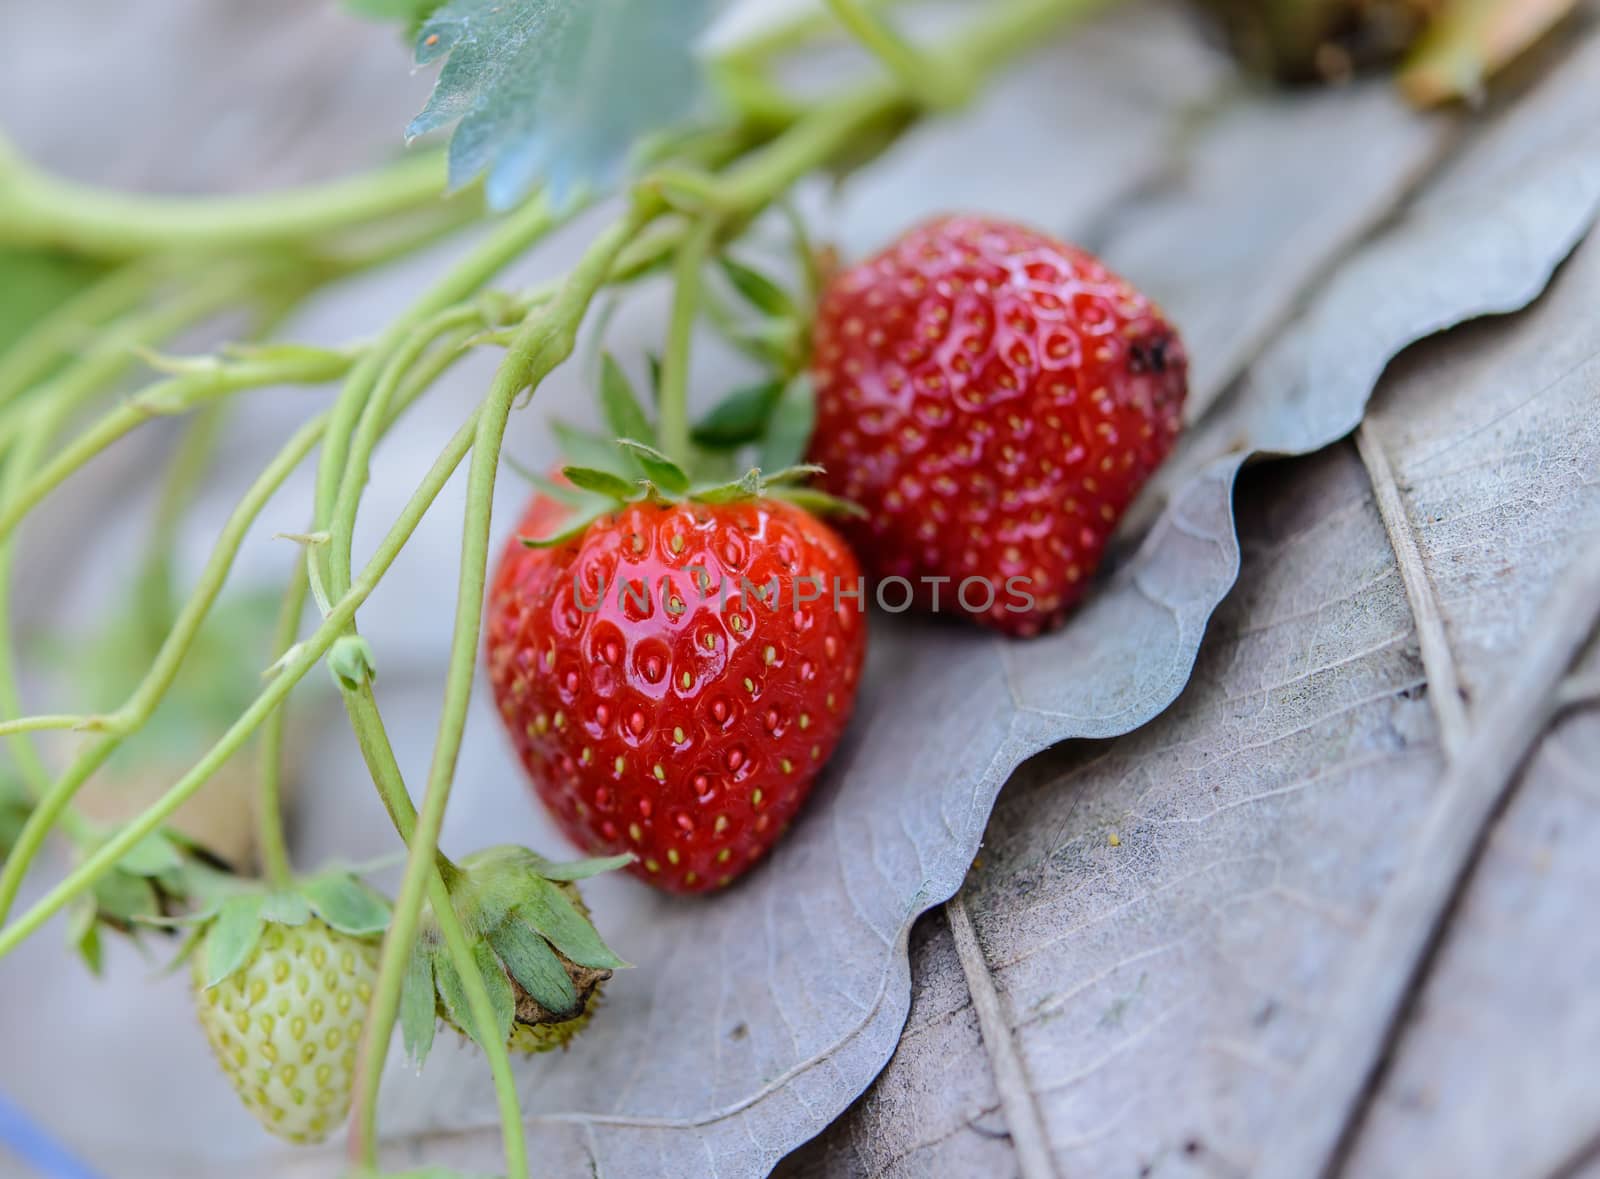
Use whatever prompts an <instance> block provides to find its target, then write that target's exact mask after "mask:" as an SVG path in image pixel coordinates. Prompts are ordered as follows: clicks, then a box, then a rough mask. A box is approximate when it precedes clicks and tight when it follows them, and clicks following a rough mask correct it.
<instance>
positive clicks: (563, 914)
mask: <svg viewBox="0 0 1600 1179" xmlns="http://www.w3.org/2000/svg"><path fill="white" fill-rule="evenodd" d="M515 912H517V913H519V914H521V916H522V918H523V919H524V920H525V921H527V923H528V924H529V925H531V926H533V928H534V929H535V930H536V931H538V932H539V933H541V934H543V935H544V937H545V939H546V940H547V941H548V942H549V943H550V944H551V945H553V946H554V947H555V948H556V949H558V950H560V951H561V952H562V953H563V954H565V955H566V956H567V957H568V958H570V959H572V961H574V962H576V963H577V964H578V965H579V966H591V967H593V968H594V969H596V970H620V969H622V968H623V967H625V966H627V965H628V964H627V963H626V962H624V961H623V960H622V959H621V958H618V957H617V956H616V955H615V954H613V953H612V952H611V948H610V947H609V946H607V945H606V944H605V942H603V941H601V940H600V934H599V933H598V932H597V931H596V930H595V927H594V923H593V922H592V921H590V920H589V919H588V918H587V917H585V916H584V915H583V914H582V913H580V912H578V909H577V906H576V905H574V904H573V903H572V900H571V898H569V897H568V896H567V894H566V893H565V892H563V891H562V890H561V887H560V886H559V885H557V884H555V883H554V882H553V881H549V880H538V881H536V882H535V887H534V889H533V895H532V896H530V897H528V898H527V899H525V900H524V901H523V902H522V903H521V904H520V905H518V906H517V908H516V910H515Z"/></svg>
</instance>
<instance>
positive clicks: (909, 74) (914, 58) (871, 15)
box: [827, 0, 977, 110]
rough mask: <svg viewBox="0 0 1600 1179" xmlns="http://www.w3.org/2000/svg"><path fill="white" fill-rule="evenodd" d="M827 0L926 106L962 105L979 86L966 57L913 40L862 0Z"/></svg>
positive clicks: (947, 107) (849, 27)
mask: <svg viewBox="0 0 1600 1179" xmlns="http://www.w3.org/2000/svg"><path fill="white" fill-rule="evenodd" d="M827 4H828V8H829V10H830V11H831V12H832V13H833V15H834V17H835V18H836V19H837V20H838V21H839V23H840V24H841V25H843V26H844V27H845V28H846V29H847V30H849V32H850V35H851V36H852V37H854V38H855V39H856V40H857V41H858V42H860V44H861V46H862V47H863V48H864V49H866V50H867V52H869V53H871V54H872V55H873V56H874V57H876V58H877V59H878V60H879V61H880V62H882V63H883V65H884V67H885V68H887V69H888V71H889V73H890V74H891V75H893V76H894V78H895V79H896V80H897V81H898V82H899V83H900V85H901V86H902V87H903V88H904V89H905V91H906V92H907V93H908V94H912V95H915V96H917V98H918V100H919V101H920V102H921V103H922V104H923V105H924V106H926V107H929V108H930V109H932V110H948V109H950V108H952V107H957V106H961V105H963V104H964V103H965V102H966V101H967V100H968V99H969V98H970V97H971V95H972V92H973V90H974V89H976V85H977V78H976V77H975V76H974V74H973V72H972V71H971V70H969V69H968V68H967V67H966V65H965V63H964V62H963V61H961V60H960V59H957V58H955V57H953V56H939V55H935V54H931V53H928V52H926V51H925V50H922V49H920V48H918V47H917V46H915V45H913V44H911V43H910V42H909V41H907V40H906V39H905V38H904V37H902V36H901V35H900V34H899V32H897V31H896V30H895V29H894V28H893V27H892V26H891V25H890V24H889V22H888V21H886V20H884V18H883V17H882V16H881V15H880V14H878V13H877V12H875V11H873V10H872V9H870V8H868V7H867V6H866V5H865V4H863V3H862V2H861V0H827Z"/></svg>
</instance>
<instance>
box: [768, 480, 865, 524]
mask: <svg viewBox="0 0 1600 1179" xmlns="http://www.w3.org/2000/svg"><path fill="white" fill-rule="evenodd" d="M774 495H775V497H776V498H778V499H781V500H783V501H785V502H786V503H791V504H794V506H795V507H797V508H804V509H805V510H806V511H808V512H810V513H811V514H812V515H813V516H854V517H856V518H857V519H860V518H862V517H864V516H866V514H867V510H866V509H865V508H863V507H862V506H861V505H860V504H858V503H856V502H855V501H854V500H848V499H841V498H839V497H838V496H837V495H829V494H828V493H827V492H826V491H818V490H817V489H816V488H815V487H783V488H779V489H778V490H777V491H776V492H775V493H774Z"/></svg>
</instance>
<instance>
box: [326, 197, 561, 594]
mask: <svg viewBox="0 0 1600 1179" xmlns="http://www.w3.org/2000/svg"><path fill="white" fill-rule="evenodd" d="M557 223H558V219H557V217H556V216H555V215H554V214H553V213H551V211H550V206H549V204H548V203H547V202H546V201H545V200H544V199H543V198H542V197H534V198H533V199H532V200H530V201H528V202H527V203H526V204H525V205H523V206H522V207H521V208H520V209H518V210H517V211H516V212H515V213H513V214H512V215H511V216H509V217H507V218H506V219H505V220H504V221H503V222H501V223H500V224H499V225H498V226H497V227H496V228H495V230H494V231H493V232H492V233H491V234H490V235H489V236H488V237H487V238H486V239H484V241H483V242H482V243H481V244H480V245H478V246H477V247H476V248H475V249H474V250H473V251H472V252H471V253H470V254H468V255H467V257H466V258H464V259H463V260H462V261H461V262H459V263H457V264H456V265H455V266H453V267H452V268H451V269H450V272H449V273H448V274H446V275H445V277H444V278H443V279H441V280H440V281H439V282H437V283H435V284H434V285H433V286H432V287H430V288H429V289H428V291H427V293H426V294H424V295H423V296H422V297H421V298H420V299H418V300H417V301H416V302H415V303H413V304H412V305H411V306H410V307H408V308H407V309H406V310H405V312H403V313H402V314H401V316H400V317H399V319H397V320H396V321H395V322H394V323H392V324H390V325H389V327H388V328H386V329H385V330H384V332H383V335H382V336H381V337H380V338H379V339H378V340H377V342H375V343H374V344H373V346H372V347H371V348H369V349H368V350H367V351H366V353H365V354H364V355H363V356H362V358H361V362H360V363H359V364H357V365H356V367H355V369H354V370H353V371H351V373H350V375H349V376H348V377H347V378H346V380H345V384H344V388H343V389H341V390H340V392H339V399H338V401H336V402H335V403H334V408H333V420H332V422H331V423H330V425H329V429H328V440H327V443H326V444H325V445H324V447H323V452H322V458H321V460H320V462H319V463H318V465H317V491H316V508H315V515H314V519H315V521H316V526H317V527H319V528H321V527H325V526H326V525H327V523H328V521H329V517H330V514H331V512H332V510H333V505H334V501H335V499H336V498H337V497H338V495H339V493H340V491H341V490H342V484H343V483H344V482H345V481H346V476H347V472H346V459H347V457H348V453H349V444H350V436H351V432H352V431H353V430H355V428H356V424H357V422H358V421H359V420H360V417H361V411H362V409H363V408H364V407H365V405H366V402H367V398H368V397H369V396H370V395H371V393H372V389H373V386H374V385H375V384H376V383H377V381H378V379H379V377H380V375H381V374H382V372H383V369H384V366H385V365H386V364H387V363H388V361H389V358H390V357H392V356H393V355H394V353H395V352H396V351H397V350H398V349H399V348H401V347H402V346H403V345H404V344H405V342H406V341H407V340H408V339H409V338H410V337H411V335H412V333H413V332H414V331H415V329H417V328H418V327H419V326H420V325H423V324H425V323H426V322H427V321H428V320H430V319H432V318H433V317H435V316H437V315H439V314H440V313H441V312H444V311H445V310H446V309H447V308H450V307H451V306H452V305H453V304H456V303H459V302H461V301H462V300H463V299H467V298H469V297H470V296H471V295H473V294H474V293H475V292H477V291H478V290H479V289H480V288H481V287H482V286H483V285H484V284H485V283H487V282H488V281H489V279H491V278H492V277H494V275H495V274H497V273H498V272H499V271H500V270H501V269H502V268H504V267H505V265H506V264H507V263H508V262H510V261H511V259H512V258H514V257H516V256H517V254H519V253H521V252H522V251H523V250H525V249H527V248H528V247H529V246H531V245H533V244H534V243H535V242H537V241H538V240H539V239H540V238H542V237H543V236H544V235H545V234H547V233H549V232H550V230H551V228H553V227H554V226H555V225H556V224H557ZM364 482H365V475H364V474H363V477H362V483H364ZM330 564H337V562H330ZM330 580H331V581H332V582H333V589H334V592H335V593H337V592H339V590H340V589H341V588H342V587H341V586H340V585H339V581H340V580H347V578H345V579H338V578H334V579H330Z"/></svg>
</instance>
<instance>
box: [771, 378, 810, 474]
mask: <svg viewBox="0 0 1600 1179" xmlns="http://www.w3.org/2000/svg"><path fill="white" fill-rule="evenodd" d="M816 424H817V405H816V398H815V395H814V394H813V393H812V389H811V378H810V377H808V376H806V375H805V374H803V373H802V374H801V375H800V376H798V377H796V378H795V379H794V380H792V381H790V382H789V383H788V384H787V385H786V386H784V390H783V396H781V397H779V398H778V404H777V405H776V406H775V407H774V408H773V411H772V417H771V419H770V420H769V421H768V422H767V432H766V435H765V436H764V437H763V438H762V440H761V469H762V470H764V471H781V470H784V469H785V468H787V467H792V466H794V465H795V464H796V463H798V462H800V460H801V459H803V458H805V454H806V448H807V447H808V446H810V445H811V431H812V430H813V429H814V428H815V427H816Z"/></svg>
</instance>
